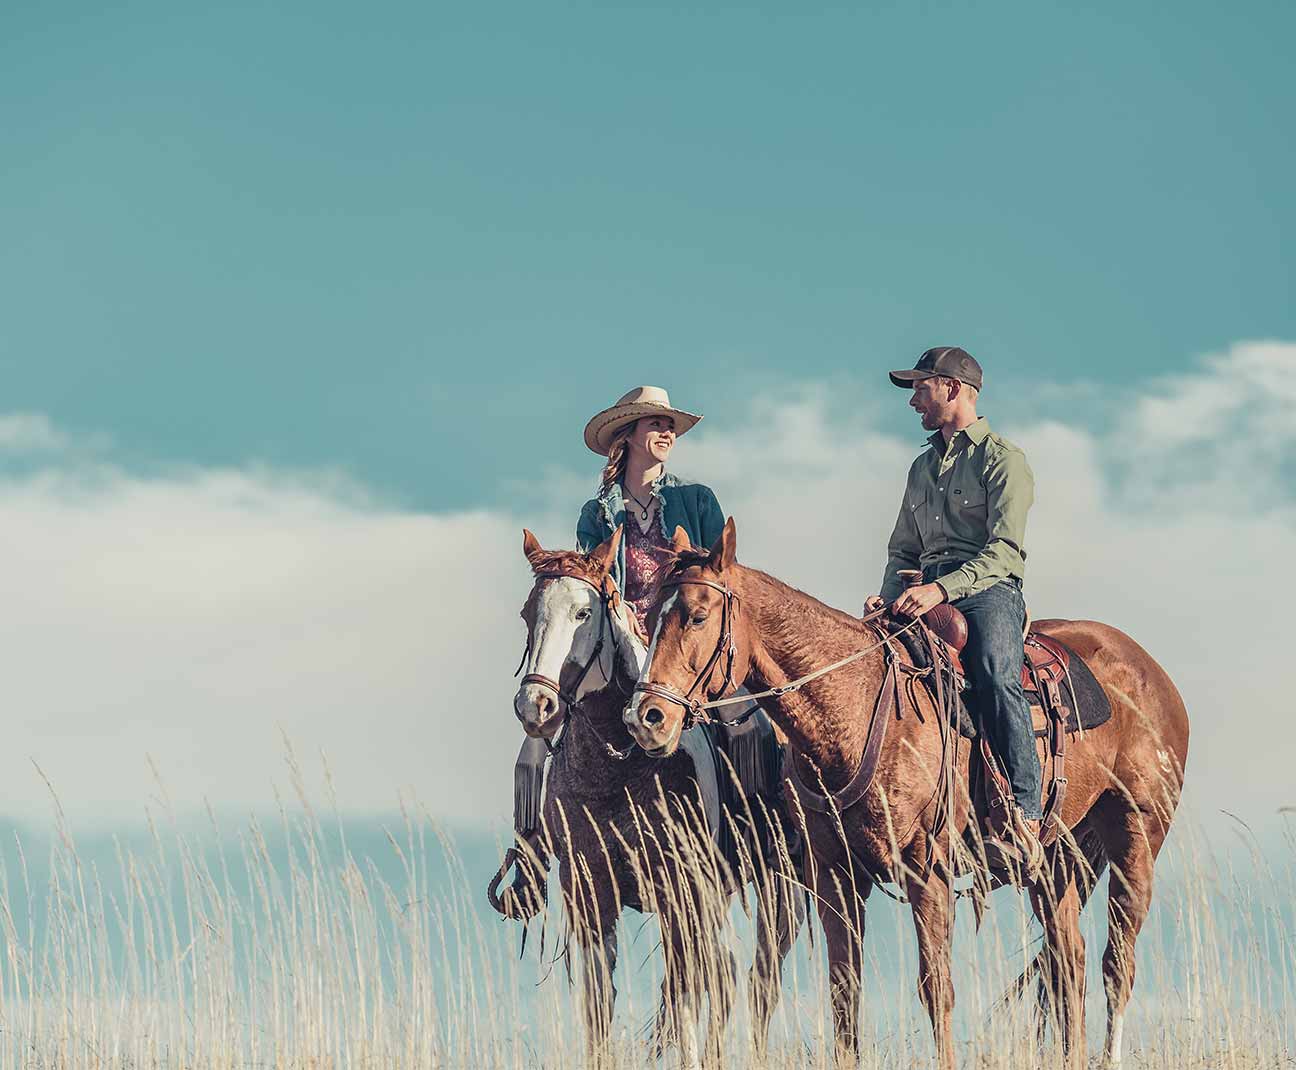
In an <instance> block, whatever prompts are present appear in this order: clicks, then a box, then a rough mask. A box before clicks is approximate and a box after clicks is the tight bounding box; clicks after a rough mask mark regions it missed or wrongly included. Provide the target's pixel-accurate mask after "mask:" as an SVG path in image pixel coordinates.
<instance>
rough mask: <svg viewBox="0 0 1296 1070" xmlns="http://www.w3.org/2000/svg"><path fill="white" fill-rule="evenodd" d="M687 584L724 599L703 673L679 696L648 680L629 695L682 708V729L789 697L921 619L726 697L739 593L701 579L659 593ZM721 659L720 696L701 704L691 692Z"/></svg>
mask: <svg viewBox="0 0 1296 1070" xmlns="http://www.w3.org/2000/svg"><path fill="white" fill-rule="evenodd" d="M689 584H692V585H695V586H699V587H710V588H711V589H712V590H714V591H719V592H720V593H721V594H722V595H723V596H724V603H723V605H722V607H721V610H720V613H721V617H720V638H719V639H718V640H717V641H716V646H715V650H713V651H712V652H711V657H710V658H709V659H708V661H707V663H706V665H705V667H703V669H702V671H701V672H700V673H698V675H697V677H696V678H695V679H694V681H693V684H692V686H690V687H689V689H688V690H687V691H685V692H683V693H680V692H679V691H676V690H675V689H674V688H673V687H669V686H667V685H666V684H661V683H656V682H654V681H651V680H650V681H648V682H647V683H644V682H643V681H640V682H639V683H637V684H635V686H634V690H633V692H632V695H633V694H643V695H653V696H656V697H657V698H662V699H665V700H666V701H667V702H673V703H674V704H675V705H677V706H683V707H684V730H687V729H689V728H692V727H693V726H694V725H695V724H696V723H697V722H698V721H710V720H711V717H710V714H709V713H708V711H709V710H714V709H719V708H720V707H722V706H732V705H734V704H736V703H739V702H752V701H755V700H758V699H762V698H780V697H782V696H783V695H788V694H791V693H792V692H794V691H800V690H801V688H803V687H804V686H805V685H806V684H808V683H810V682H811V681H812V680H817V679H819V677H821V676H827V675H828V674H829V673H830V672H835V671H836V670H837V669H840V668H842V667H843V666H846V665H849V664H851V662H854V661H859V660H860V658H863V657H866V656H867V655H869V654H871V653H873V651H875V650H878V649H880V648H881V647H888V648H889V646H890V642H891V640H892V639H893V638H894V637H895V635H898V634H899V633H900V632H903V631H908V630H909V629H910V628H913V627H916V626H917V625H919V624H920V623H921V620H922V618H921V617H915V618H914V619H913V620H912V621H911V622H910V623H908V624H906V625H905V626H904V627H903V628H900V629H898V630H897V631H896V632H895V633H893V634H891V635H884V636H883V638H882V640H881V641H880V642H877V643H874V644H873V645H872V646H868V647H865V648H864V649H863V650H857V651H856V652H855V653H853V654H849V655H847V656H846V657H844V658H841V659H839V660H838V661H834V662H833V663H832V664H831V665H825V666H824V667H823V668H822V669H816V670H815V671H814V672H812V673H807V674H806V675H805V676H802V677H799V678H798V679H796V680H792V681H790V682H789V683H786V684H781V685H780V686H778V687H771V688H767V689H766V690H764V691H757V692H754V693H751V694H745V695H727V696H726V695H724V692H725V691H728V690H729V689H730V688H731V687H733V666H734V659H735V658H736V657H737V655H738V647H737V644H736V643H735V642H734V637H733V616H734V602H736V601H737V600H738V593H737V592H736V591H734V590H732V589H731V588H729V587H727V586H725V585H724V584H723V583H716V582H715V581H714V580H706V579H702V578H701V577H700V576H699V577H681V578H679V579H670V580H667V581H666V582H665V583H663V584H662V585H661V587H662V590H665V589H666V588H668V587H684V586H686V585H689ZM889 608H890V607H888V606H883V607H882V608H881V609H875V610H874V611H873V612H872V613H869V614H867V615H866V616H864V617H861V618H860V622H861V623H863V624H872V623H873V622H874V621H875V620H877V619H878V618H879V617H881V616H883V615H884V614H885V613H887V611H888V610H889ZM721 658H724V659H725V678H724V684H723V685H722V687H721V688H720V693H721V696H722V697H720V698H716V699H711V700H709V701H705V702H704V701H702V700H701V698H700V697H694V694H693V693H694V692H695V691H697V689H698V688H699V687H701V686H702V685H703V684H704V683H705V681H706V680H708V679H709V678H710V676H711V674H712V672H714V671H715V667H716V664H717V663H718V662H719V661H720V660H721ZM889 660H890V659H888V661H889ZM651 669H652V666H651V665H649V666H648V667H647V670H646V671H651Z"/></svg>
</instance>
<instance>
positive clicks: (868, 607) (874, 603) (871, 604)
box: [860, 594, 886, 617]
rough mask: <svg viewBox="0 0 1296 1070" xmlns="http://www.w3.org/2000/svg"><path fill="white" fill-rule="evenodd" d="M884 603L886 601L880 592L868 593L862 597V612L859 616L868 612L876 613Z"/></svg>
mask: <svg viewBox="0 0 1296 1070" xmlns="http://www.w3.org/2000/svg"><path fill="white" fill-rule="evenodd" d="M884 605H886V601H885V600H884V599H883V598H882V596H881V595H880V594H873V595H869V596H868V598H866V599H864V612H863V613H861V614H860V616H861V617H867V616H868V615H869V614H870V613H876V612H877V611H878V610H879V609H881V608H882V607H883V606H884Z"/></svg>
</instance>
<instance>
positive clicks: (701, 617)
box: [689, 613, 707, 625]
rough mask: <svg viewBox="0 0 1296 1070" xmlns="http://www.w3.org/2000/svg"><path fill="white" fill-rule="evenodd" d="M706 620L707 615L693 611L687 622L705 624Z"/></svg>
mask: <svg viewBox="0 0 1296 1070" xmlns="http://www.w3.org/2000/svg"><path fill="white" fill-rule="evenodd" d="M706 621H707V615H706V614H705V613H694V614H693V616H691V617H689V623H690V624H693V625H698V624H705V623H706Z"/></svg>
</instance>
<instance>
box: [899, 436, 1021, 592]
mask: <svg viewBox="0 0 1296 1070" xmlns="http://www.w3.org/2000/svg"><path fill="white" fill-rule="evenodd" d="M927 441H928V442H929V443H930V445H931V448H930V449H925V450H923V451H922V453H920V454H919V455H918V457H917V458H916V459H915V460H914V463H913V465H912V466H911V467H910V469H909V482H908V483H907V485H906V486H905V496H904V501H903V502H901V504H900V516H899V518H898V519H897V520H896V526H895V531H893V532H892V533H891V541H890V543H888V545H887V566H886V572H885V573H884V574H883V577H882V590H881V592H880V593H881V595H882V597H883V598H885V599H886V600H887V601H888V602H891V601H894V600H895V599H896V598H898V597H899V596H900V592H901V591H902V590H903V589H904V584H903V583H902V582H901V580H900V577H899V576H897V575H896V573H897V572H898V571H899V570H900V569H902V568H926V567H927V566H929V565H933V566H934V565H946V564H948V565H953V564H959V565H961V567H959V568H956V569H954V570H953V571H951V572H948V573H946V574H944V575H942V576H941V577H940V578H939V579H938V580H937V581H936V582H937V583H939V584H940V585H941V587H942V588H944V590H945V595H946V597H947V598H948V599H949V600H950V601H951V602H954V601H957V600H958V599H960V598H965V597H967V596H968V595H970V594H976V593H977V592H978V591H984V590H986V589H987V588H989V587H993V586H994V585H995V584H996V583H998V582H999V581H1000V580H1002V579H1006V578H1007V577H1009V576H1016V577H1017V578H1018V579H1019V580H1020V579H1022V578H1023V577H1024V576H1025V572H1026V550H1025V547H1024V545H1023V542H1024V539H1025V536H1026V513H1027V511H1028V510H1029V509H1030V507H1031V503H1032V502H1034V500H1035V476H1034V475H1033V474H1032V473H1031V470H1030V465H1028V464H1027V463H1026V454H1024V453H1023V452H1022V451H1021V449H1020V448H1019V447H1017V446H1014V445H1013V444H1012V443H1011V442H1009V441H1008V440H1007V439H1005V438H1001V437H1000V436H999V435H996V434H995V433H994V432H993V431H991V430H990V424H989V423H988V422H987V420H986V418H985V417H984V416H983V417H981V418H980V419H978V420H976V421H975V422H974V423H971V424H969V425H968V426H967V427H965V428H963V430H962V431H960V432H959V433H958V434H957V435H955V436H954V437H953V439H951V440H950V443H949V448H948V449H947V448H946V446H945V437H944V436H943V435H942V434H941V433H940V432H939V431H937V432H936V434H934V435H932V436H931V438H929V439H928V440H927Z"/></svg>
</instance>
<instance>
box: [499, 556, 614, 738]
mask: <svg viewBox="0 0 1296 1070" xmlns="http://www.w3.org/2000/svg"><path fill="white" fill-rule="evenodd" d="M535 578H536V579H537V580H577V581H579V582H580V583H583V584H585V586H586V587H589V588H591V589H592V590H593V591H594V592H595V593H596V594H597V595H598V596H599V634H598V640H597V641H596V642H595V644H594V650H593V651H592V652H591V653H590V656H589V658H588V659H587V660H586V662H585V664H584V665H583V666H581V670H580V672H579V673H577V674H576V679H575V681H574V682H573V683H572V685H571V688H570V690H564V689H563V686H562V684H561V683H559V682H558V681H557V680H552V679H550V678H549V677H548V676H545V675H544V674H543V673H538V672H529V673H527V674H526V675H525V676H523V677H522V679H521V681H519V686H520V687H524V686H526V685H527V684H536V685H538V686H539V687H543V688H544V689H545V690H546V691H550V692H552V693H553V695H554V697H555V698H557V699H558V701H559V702H561V703H562V704H563V705H565V706H566V707H567V714H572V713H579V712H580V711H581V701H580V699H579V698H578V697H577V692H579V691H580V686H581V684H582V683H584V682H585V677H586V676H588V675H589V672H590V670H591V669H592V668H594V666H595V665H597V664H598V663H599V659H600V658H601V657H602V654H603V647H604V645H605V644H606V643H607V641H608V638H609V637H611V642H612V671H611V672H606V673H604V675H605V676H606V677H607V679H608V680H609V681H610V682H615V681H616V668H617V661H616V659H617V654H618V653H619V652H620V644H618V643H617V641H616V632H615V629H614V628H613V626H612V605H613V602H614V601H615V600H616V595H617V590H616V586H615V585H614V584H612V581H611V579H610V578H609V579H605V580H604V584H603V586H602V587H600V586H599V585H598V584H596V583H594V582H593V581H592V580H590V579H588V578H586V577H585V576H581V575H579V574H577V573H575V572H562V571H550V572H537V573H536V574H535ZM530 656H531V636H530V633H528V634H527V644H526V649H525V650H524V651H523V652H522V662H521V664H519V665H518V672H521V671H522V669H523V667H524V666H525V665H526V663H527V659H528V658H529V657H530ZM513 675H514V676H516V675H517V673H514V674H513ZM617 686H618V687H620V684H617ZM566 724H567V722H566V719H565V718H564V722H563V729H562V734H561V735H560V736H559V737H558V740H557V742H555V743H551V742H550V741H549V740H548V739H546V740H545V741H544V743H545V746H546V747H548V748H549V753H550V754H557V753H558V751H559V750H561V749H562V746H563V744H564V743H566V742H567V727H566ZM586 727H587V728H588V729H589V730H590V731H591V732H592V733H593V734H594V735H595V736H596V737H597V738H598V740H599V742H600V743H602V744H603V746H604V748H605V749H606V750H607V753H608V754H609V756H611V757H612V758H615V759H616V760H617V761H625V759H626V758H628V757H629V756H630V754H631V753H632V752H633V751H634V744H633V743H631V744H630V746H628V747H626V748H625V749H624V750H618V749H617V748H616V747H614V746H612V744H611V743H609V742H608V741H607V740H605V739H604V738H603V737H602V736H601V735H599V733H598V730H597V729H595V727H594V726H593V725H592V724H589V723H588V722H587V723H586Z"/></svg>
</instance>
